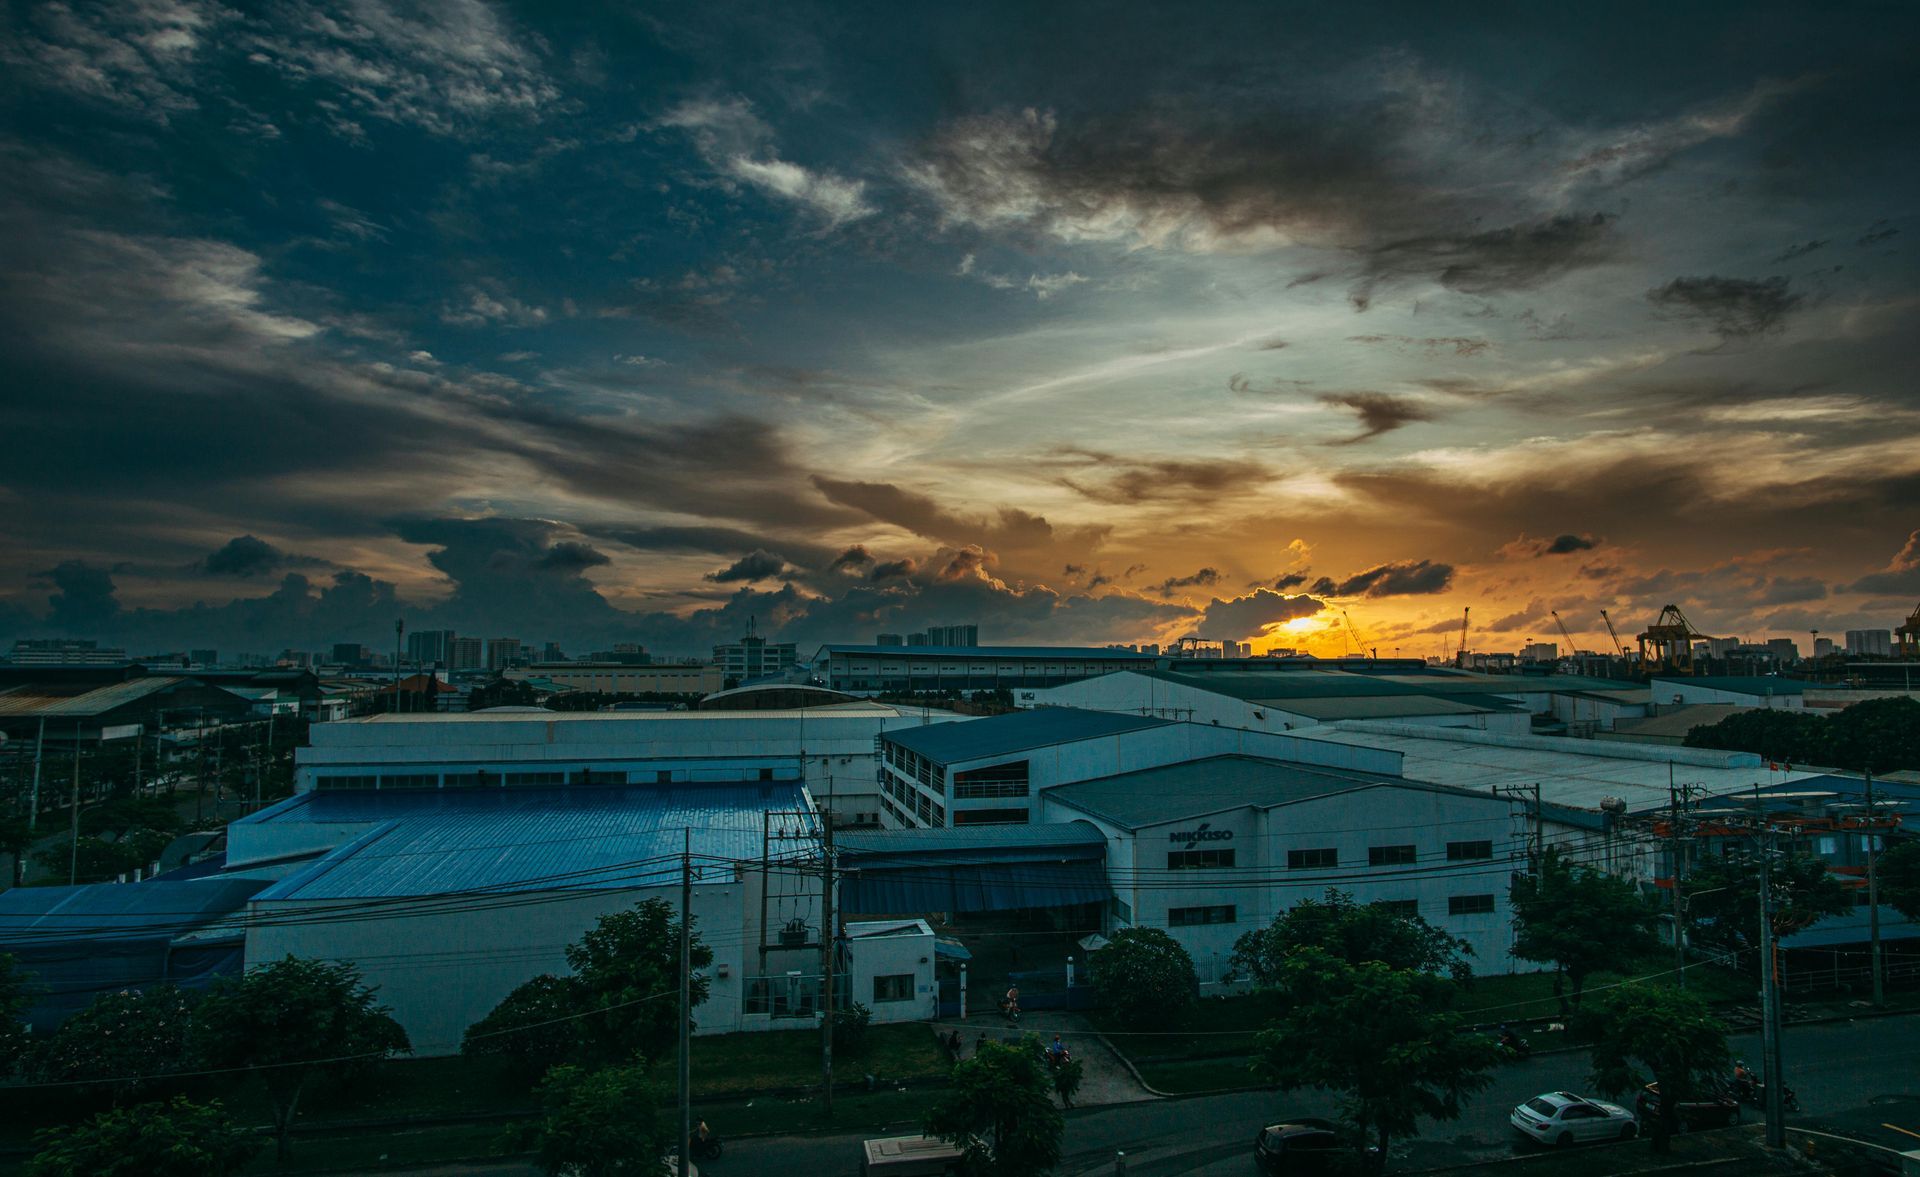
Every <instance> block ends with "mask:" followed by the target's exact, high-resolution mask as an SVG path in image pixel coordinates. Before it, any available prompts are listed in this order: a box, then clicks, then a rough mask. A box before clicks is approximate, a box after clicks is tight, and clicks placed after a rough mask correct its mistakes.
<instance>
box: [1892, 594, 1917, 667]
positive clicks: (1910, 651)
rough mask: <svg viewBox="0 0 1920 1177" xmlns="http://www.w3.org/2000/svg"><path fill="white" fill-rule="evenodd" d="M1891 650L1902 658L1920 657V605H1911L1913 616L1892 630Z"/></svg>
mask: <svg viewBox="0 0 1920 1177" xmlns="http://www.w3.org/2000/svg"><path fill="white" fill-rule="evenodd" d="M1893 643H1894V645H1893V652H1894V653H1895V654H1898V655H1899V656H1900V657H1902V658H1920V605H1915V606H1914V607H1913V616H1911V617H1909V618H1907V623H1906V624H1905V625H1903V626H1901V627H1900V628H1899V629H1896V630H1894V631H1893Z"/></svg>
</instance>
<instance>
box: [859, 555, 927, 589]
mask: <svg viewBox="0 0 1920 1177" xmlns="http://www.w3.org/2000/svg"><path fill="white" fill-rule="evenodd" d="M919 570H920V565H919V562H918V561H916V560H914V559H912V558H911V557H909V558H907V559H902V560H883V561H881V562H880V563H878V564H875V565H874V566H873V571H871V572H869V573H867V579H868V580H870V581H872V582H874V583H875V584H879V583H880V582H881V581H883V580H900V579H904V578H905V577H909V576H912V575H913V574H914V573H915V572H918V571H919Z"/></svg>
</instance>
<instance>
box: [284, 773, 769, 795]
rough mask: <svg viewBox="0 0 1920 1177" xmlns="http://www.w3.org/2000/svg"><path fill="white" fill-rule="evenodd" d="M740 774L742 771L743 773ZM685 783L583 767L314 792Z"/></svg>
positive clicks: (407, 777) (364, 777) (671, 776)
mask: <svg viewBox="0 0 1920 1177" xmlns="http://www.w3.org/2000/svg"><path fill="white" fill-rule="evenodd" d="M751 771H753V772H754V773H755V774H756V776H757V777H758V779H760V780H763V781H770V780H772V779H774V777H773V773H774V770H773V769H771V768H761V769H754V770H751ZM742 775H744V772H743V774H742ZM676 776H677V777H678V779H680V780H682V781H684V780H687V779H688V777H687V770H685V769H681V770H679V772H678V773H677V774H676V772H675V770H673V769H670V768H657V769H656V768H650V769H641V770H638V771H634V772H624V771H620V770H617V769H604V768H583V769H572V770H565V771H549V772H449V773H432V772H427V773H388V774H385V775H382V776H374V775H371V774H359V773H352V774H343V775H338V776H321V777H316V778H314V782H313V785H314V788H316V789H327V790H332V789H438V788H447V789H479V788H488V787H494V788H498V787H505V788H522V789H526V788H541V787H552V786H556V785H632V784H642V783H646V784H656V785H670V784H672V783H673V782H674V780H675V779H676Z"/></svg>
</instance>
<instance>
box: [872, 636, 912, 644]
mask: <svg viewBox="0 0 1920 1177" xmlns="http://www.w3.org/2000/svg"><path fill="white" fill-rule="evenodd" d="M873 644H874V645H876V646H904V645H906V644H907V639H906V637H905V636H904V635H901V634H897V633H883V634H876V635H875V636H874V639H873Z"/></svg>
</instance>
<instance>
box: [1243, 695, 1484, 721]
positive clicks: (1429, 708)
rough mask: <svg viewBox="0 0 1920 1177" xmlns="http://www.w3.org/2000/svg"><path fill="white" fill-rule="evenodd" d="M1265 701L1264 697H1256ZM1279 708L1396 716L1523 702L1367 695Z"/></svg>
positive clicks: (1337, 715)
mask: <svg viewBox="0 0 1920 1177" xmlns="http://www.w3.org/2000/svg"><path fill="white" fill-rule="evenodd" d="M1254 702H1256V703H1264V702H1266V700H1264V699H1256V700H1254ZM1271 706H1272V707H1273V708H1274V709H1275V710H1278V711H1286V712H1291V713H1292V714H1294V715H1304V716H1306V717H1307V718H1309V719H1324V720H1334V719H1394V718H1398V717H1401V716H1418V715H1492V714H1497V713H1499V712H1502V711H1519V710H1521V709H1522V708H1521V705H1520V704H1518V703H1509V702H1506V701H1504V700H1501V699H1495V698H1492V697H1491V696H1488V697H1486V698H1484V699H1482V700H1481V701H1480V702H1468V701H1467V700H1465V699H1447V698H1441V697H1436V696H1433V695H1365V696H1361V697H1359V698H1338V699H1310V698H1301V699H1275V700H1274V701H1273V702H1272V704H1271Z"/></svg>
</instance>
